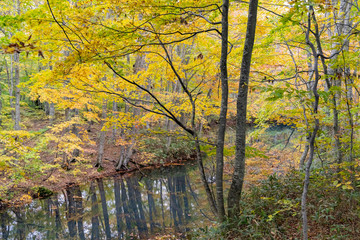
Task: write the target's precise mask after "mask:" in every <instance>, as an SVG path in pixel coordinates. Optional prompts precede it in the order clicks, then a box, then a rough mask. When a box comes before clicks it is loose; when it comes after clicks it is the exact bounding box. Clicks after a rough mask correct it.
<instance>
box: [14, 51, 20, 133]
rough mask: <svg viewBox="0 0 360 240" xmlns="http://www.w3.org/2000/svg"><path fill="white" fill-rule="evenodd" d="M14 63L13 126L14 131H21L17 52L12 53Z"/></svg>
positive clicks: (18, 58) (18, 59) (18, 57)
mask: <svg viewBox="0 0 360 240" xmlns="http://www.w3.org/2000/svg"><path fill="white" fill-rule="evenodd" d="M14 63H15V66H14V67H15V69H14V70H15V76H14V77H15V99H16V100H15V126H14V130H21V127H20V88H19V84H20V74H19V71H20V66H19V63H20V54H19V53H18V52H15V53H14Z"/></svg>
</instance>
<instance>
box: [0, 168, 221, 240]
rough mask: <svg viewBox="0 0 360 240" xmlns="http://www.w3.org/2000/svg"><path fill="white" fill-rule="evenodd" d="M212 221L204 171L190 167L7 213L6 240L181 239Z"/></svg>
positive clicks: (79, 190) (117, 179) (101, 184)
mask: <svg viewBox="0 0 360 240" xmlns="http://www.w3.org/2000/svg"><path fill="white" fill-rule="evenodd" d="M212 187H214V186H212ZM212 217H213V215H212V214H211V212H210V209H208V203H207V200H206V197H205V193H204V190H203V188H202V183H201V180H200V177H199V174H198V170H197V168H196V167H194V166H193V165H192V164H187V165H181V166H174V167H168V168H163V169H155V170H151V173H150V171H143V172H139V173H136V174H134V175H132V176H126V175H124V176H120V175H116V176H113V177H108V178H104V179H96V180H94V181H93V182H89V183H87V184H84V185H73V186H70V187H68V188H67V189H65V190H63V191H62V192H59V193H57V194H54V195H53V196H51V197H50V198H48V199H38V200H34V201H33V202H32V203H30V204H28V205H25V206H23V207H21V208H12V209H7V210H6V211H3V212H0V221H1V222H0V223H1V232H0V239H5V240H6V239H21V240H22V239H81V240H82V239H149V238H156V236H163V237H165V238H162V239H170V238H171V236H173V237H174V238H176V239H179V238H186V236H187V234H188V232H189V231H190V230H191V229H194V228H199V227H204V226H208V225H209V224H211V223H212V220H213V219H211V218H212ZM166 236H168V237H166Z"/></svg>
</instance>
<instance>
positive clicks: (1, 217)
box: [0, 212, 10, 240]
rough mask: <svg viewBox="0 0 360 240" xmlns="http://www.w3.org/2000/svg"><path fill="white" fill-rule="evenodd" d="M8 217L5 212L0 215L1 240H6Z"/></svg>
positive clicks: (8, 229)
mask: <svg viewBox="0 0 360 240" xmlns="http://www.w3.org/2000/svg"><path fill="white" fill-rule="evenodd" d="M9 219H10V216H9V214H8V213H7V212H3V213H0V221H1V235H2V238H3V239H5V240H6V239H8V237H9V232H10V226H9V225H8V222H9Z"/></svg>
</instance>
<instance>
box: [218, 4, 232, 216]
mask: <svg viewBox="0 0 360 240" xmlns="http://www.w3.org/2000/svg"><path fill="white" fill-rule="evenodd" d="M228 15H229V0H224V1H223V5H222V20H221V28H222V31H221V59H220V79H221V110H220V118H219V129H218V135H217V145H216V202H217V211H218V212H217V215H218V219H219V221H220V222H223V221H224V220H225V206H224V189H223V171H224V145H225V132H226V115H227V108H228V95H229V89H228V73H227V55H228V32H229V20H228Z"/></svg>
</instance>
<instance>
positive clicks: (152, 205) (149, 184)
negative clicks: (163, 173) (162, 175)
mask: <svg viewBox="0 0 360 240" xmlns="http://www.w3.org/2000/svg"><path fill="white" fill-rule="evenodd" d="M152 184H153V182H150V180H149V179H145V185H146V192H147V199H148V205H149V221H150V231H151V233H153V232H154V228H155V225H156V224H155V222H154V218H156V217H157V211H156V207H155V201H154V196H153V186H152Z"/></svg>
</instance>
